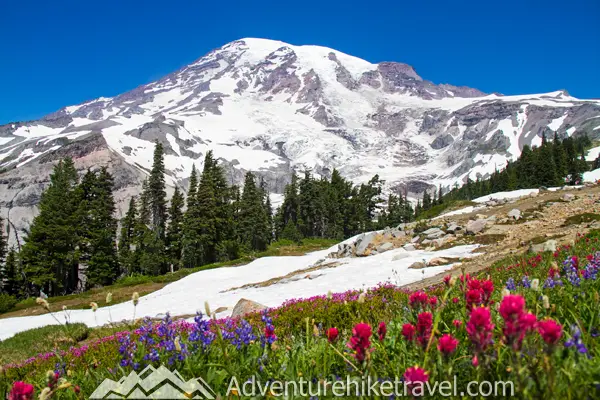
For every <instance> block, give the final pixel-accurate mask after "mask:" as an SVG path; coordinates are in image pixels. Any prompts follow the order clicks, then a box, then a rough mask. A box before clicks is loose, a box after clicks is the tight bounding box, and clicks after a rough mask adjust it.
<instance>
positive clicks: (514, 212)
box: [507, 208, 521, 220]
mask: <svg viewBox="0 0 600 400" xmlns="http://www.w3.org/2000/svg"><path fill="white" fill-rule="evenodd" d="M507 215H508V218H512V219H514V220H519V219H521V210H519V209H518V208H513V209H512V210H510V211H509V212H508V214H507Z"/></svg>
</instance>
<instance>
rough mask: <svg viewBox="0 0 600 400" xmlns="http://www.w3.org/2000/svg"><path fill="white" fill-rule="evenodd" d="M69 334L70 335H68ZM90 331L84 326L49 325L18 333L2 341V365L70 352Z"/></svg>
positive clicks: (0, 346)
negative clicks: (60, 351)
mask: <svg viewBox="0 0 600 400" xmlns="http://www.w3.org/2000/svg"><path fill="white" fill-rule="evenodd" d="M67 332H68V333H67ZM89 333H90V329H89V328H88V327H87V326H86V325H84V324H80V323H77V324H69V325H68V326H67V327H66V328H65V327H64V326H61V325H48V326H44V327H42V328H36V329H30V330H28V331H24V332H20V333H17V334H16V335H15V336H13V337H11V338H8V339H6V340H4V341H0V365H4V364H8V363H13V362H19V361H24V360H26V359H28V358H29V357H33V356H35V355H37V354H40V353H47V352H50V351H53V350H55V349H57V350H68V349H69V348H70V347H71V346H74V345H75V344H77V343H78V342H80V341H82V340H85V339H87V337H88V335H89Z"/></svg>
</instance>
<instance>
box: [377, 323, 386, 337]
mask: <svg viewBox="0 0 600 400" xmlns="http://www.w3.org/2000/svg"><path fill="white" fill-rule="evenodd" d="M386 333H387V326H386V325H385V322H383V321H382V322H380V323H379V328H377V336H378V337H379V341H380V342H383V339H385V334H386Z"/></svg>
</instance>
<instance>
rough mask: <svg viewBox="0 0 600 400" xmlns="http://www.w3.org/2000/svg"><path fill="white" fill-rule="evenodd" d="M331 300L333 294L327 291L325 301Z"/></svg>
mask: <svg viewBox="0 0 600 400" xmlns="http://www.w3.org/2000/svg"><path fill="white" fill-rule="evenodd" d="M332 298H333V293H331V290H329V291H328V292H327V300H331V299H332Z"/></svg>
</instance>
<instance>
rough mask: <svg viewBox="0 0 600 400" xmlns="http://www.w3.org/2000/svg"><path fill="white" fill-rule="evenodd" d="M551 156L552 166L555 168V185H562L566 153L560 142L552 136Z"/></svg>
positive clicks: (565, 171)
mask: <svg viewBox="0 0 600 400" xmlns="http://www.w3.org/2000/svg"><path fill="white" fill-rule="evenodd" d="M552 156H553V158H554V165H555V167H556V178H557V180H556V185H559V186H560V185H563V184H564V178H565V176H567V173H568V170H567V153H566V152H565V148H564V146H563V144H562V141H561V140H560V139H559V138H558V136H557V135H556V134H554V140H553V141H552Z"/></svg>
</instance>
